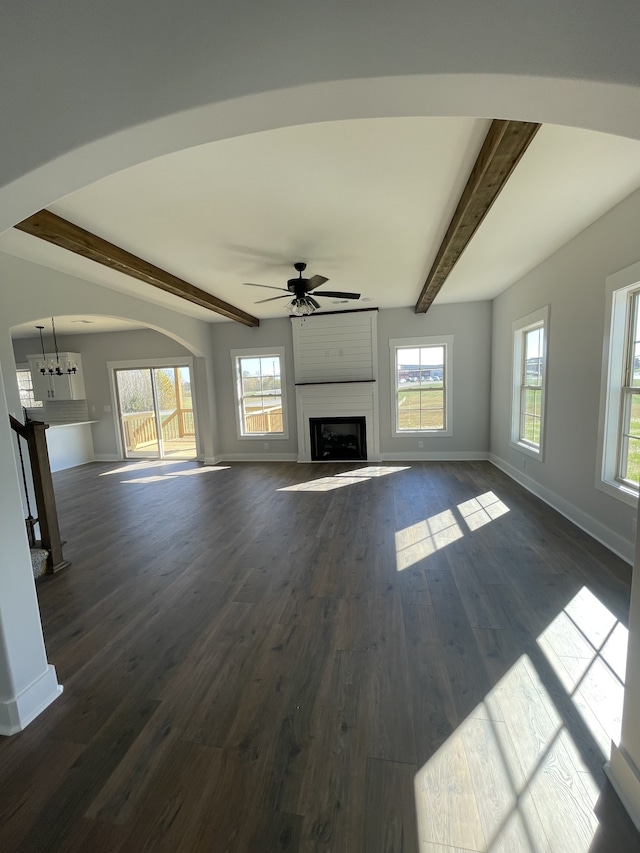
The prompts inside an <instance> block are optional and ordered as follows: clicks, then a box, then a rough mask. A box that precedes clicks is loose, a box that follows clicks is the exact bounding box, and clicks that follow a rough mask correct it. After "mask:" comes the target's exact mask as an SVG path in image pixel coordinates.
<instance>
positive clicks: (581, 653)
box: [537, 587, 628, 757]
mask: <svg viewBox="0 0 640 853" xmlns="http://www.w3.org/2000/svg"><path fill="white" fill-rule="evenodd" d="M627 640H628V631H627V629H626V628H625V626H624V625H622V624H621V623H620V622H618V620H617V619H616V617H615V616H614V615H613V614H612V613H611V612H610V611H609V610H608V609H607V608H606V607H605V606H604V605H603V604H602V603H601V602H600V601H598V599H597V598H596V597H595V595H593V593H591V592H590V591H589V590H588V589H587V588H586V587H583V588H582V589H581V590H580V592H579V593H578V594H577V595H576V596H574V598H573V599H572V600H571V601H570V602H569V604H568V605H567V606H566V607H565V608H564V610H563V611H562V612H561V613H559V614H558V615H557V616H556V618H555V619H554V620H553V622H551V623H550V624H549V625H548V626H547V628H545V630H544V631H543V632H542V634H541V635H540V636H539V637H538V641H537V642H538V645H539V646H540V648H541V649H542V651H543V652H544V654H545V657H546V658H547V660H548V661H549V663H550V665H551V666H552V667H553V671H554V672H555V674H556V675H557V677H558V679H559V680H560V682H561V684H562V686H563V688H564V689H565V690H566V691H567V694H568V695H569V696H570V697H571V700H572V702H573V704H574V705H575V707H576V708H577V710H578V712H579V713H580V716H581V717H582V719H583V720H584V723H585V725H586V726H587V728H588V729H589V731H590V732H591V734H592V736H593V738H594V739H595V740H596V742H597V744H598V746H599V747H600V749H601V751H602V752H603V754H604V755H605V757H608V755H609V750H610V744H611V741H614V742H615V743H618V742H619V740H620V729H621V725H622V705H623V701H624V677H625V668H626V660H627Z"/></svg>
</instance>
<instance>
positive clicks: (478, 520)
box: [458, 492, 509, 531]
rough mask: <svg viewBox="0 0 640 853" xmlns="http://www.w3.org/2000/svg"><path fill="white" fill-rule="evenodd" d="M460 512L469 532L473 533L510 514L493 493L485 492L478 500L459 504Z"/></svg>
mask: <svg viewBox="0 0 640 853" xmlns="http://www.w3.org/2000/svg"><path fill="white" fill-rule="evenodd" d="M458 511H459V512H460V515H461V516H462V518H463V519H464V521H465V523H466V525H467V527H468V528H469V530H471V531H473V530H477V529H478V528H479V527H483V526H484V525H485V524H489V522H490V521H494V520H495V519H496V518H500V516H501V515H504V514H505V513H507V512H509V507H508V506H506V505H505V504H504V503H503V502H502V501H501V500H500V499H499V498H498V497H497V495H495V494H494V493H493V492H485V493H484V494H483V495H478V497H477V498H471V500H469V501H464V502H463V503H461V504H458Z"/></svg>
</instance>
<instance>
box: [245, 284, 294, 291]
mask: <svg viewBox="0 0 640 853" xmlns="http://www.w3.org/2000/svg"><path fill="white" fill-rule="evenodd" d="M242 284H243V286H244V287H266V288H268V289H269V290H283V291H284V292H285V293H289V292H290V291H288V290H287V289H286V288H285V287H271V285H270V284H254V283H253V282H252V281H243V282H242Z"/></svg>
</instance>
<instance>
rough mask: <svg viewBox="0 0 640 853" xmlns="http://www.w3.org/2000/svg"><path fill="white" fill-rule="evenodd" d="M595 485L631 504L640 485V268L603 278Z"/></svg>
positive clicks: (637, 266)
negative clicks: (602, 355)
mask: <svg viewBox="0 0 640 853" xmlns="http://www.w3.org/2000/svg"><path fill="white" fill-rule="evenodd" d="M607 297H608V298H607V311H609V312H610V317H608V318H607V320H606V328H607V329H608V334H609V337H608V341H606V342H605V344H608V346H605V360H604V365H603V378H602V386H601V395H600V429H599V437H600V446H599V448H598V451H599V465H598V475H597V478H596V485H597V486H598V488H600V489H602V490H603V491H605V492H608V493H609V494H612V495H614V496H615V497H617V498H620V500H622V501H624V502H626V503H629V504H632V505H633V504H635V503H636V500H637V495H638V484H639V483H640V264H634V265H633V266H632V267H629V268H627V269H624V270H621V271H620V272H618V273H616V274H615V275H612V276H610V277H609V278H608V279H607Z"/></svg>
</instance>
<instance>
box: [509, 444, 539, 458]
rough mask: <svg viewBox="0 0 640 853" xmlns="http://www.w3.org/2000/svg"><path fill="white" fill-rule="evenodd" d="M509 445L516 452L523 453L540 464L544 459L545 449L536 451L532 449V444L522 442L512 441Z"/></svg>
mask: <svg viewBox="0 0 640 853" xmlns="http://www.w3.org/2000/svg"><path fill="white" fill-rule="evenodd" d="M509 444H510V445H511V447H512V448H513V449H514V450H517V451H518V453H523V454H524V455H525V456H528V457H529V459H536V460H537V461H538V462H542V461H543V459H544V454H543V449H542V448H541V447H540V448H538V449H537V450H536V448H535V447H531V445H530V444H524V443H522V442H520V441H510V442H509Z"/></svg>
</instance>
